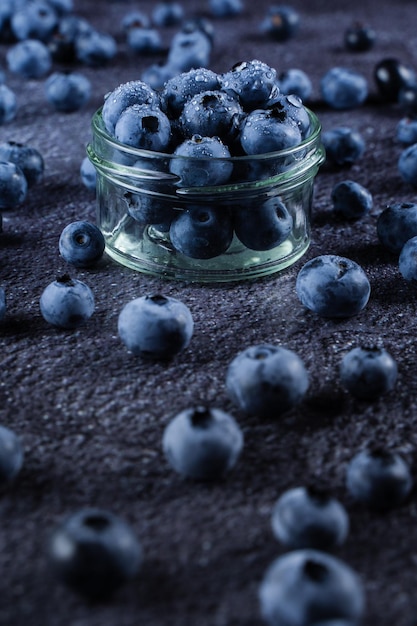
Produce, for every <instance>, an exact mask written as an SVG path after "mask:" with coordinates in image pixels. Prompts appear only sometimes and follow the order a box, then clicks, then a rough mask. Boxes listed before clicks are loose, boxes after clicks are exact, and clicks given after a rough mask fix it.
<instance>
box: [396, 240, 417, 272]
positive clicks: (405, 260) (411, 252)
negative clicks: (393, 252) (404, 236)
mask: <svg viewBox="0 0 417 626" xmlns="http://www.w3.org/2000/svg"><path fill="white" fill-rule="evenodd" d="M398 267H399V270H400V274H401V276H402V277H403V278H405V280H408V281H410V282H414V281H417V236H416V237H411V239H409V240H408V241H407V242H406V243H405V244H404V246H403V248H402V250H401V252H400V257H399V259H398Z"/></svg>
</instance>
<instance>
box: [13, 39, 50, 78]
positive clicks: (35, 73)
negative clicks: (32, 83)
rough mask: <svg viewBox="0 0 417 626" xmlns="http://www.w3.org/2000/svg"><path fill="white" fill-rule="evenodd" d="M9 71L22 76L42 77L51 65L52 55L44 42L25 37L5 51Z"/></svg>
mask: <svg viewBox="0 0 417 626" xmlns="http://www.w3.org/2000/svg"><path fill="white" fill-rule="evenodd" d="M6 59H7V65H8V68H9V71H10V72H12V73H13V74H17V75H18V76H22V77H23V78H34V79H36V78H43V77H44V76H45V75H46V74H47V73H48V72H49V70H50V69H51V67H52V57H51V53H50V52H49V50H48V48H47V47H46V45H45V44H44V43H42V42H41V41H38V40H37V39H26V40H25V41H20V42H19V43H17V44H15V45H14V46H12V47H11V48H9V50H8V51H7V53H6Z"/></svg>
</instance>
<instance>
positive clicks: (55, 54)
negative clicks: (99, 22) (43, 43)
mask: <svg viewBox="0 0 417 626" xmlns="http://www.w3.org/2000/svg"><path fill="white" fill-rule="evenodd" d="M91 30H93V27H92V25H91V24H90V23H89V22H88V21H87V20H86V19H84V18H81V17H79V16H77V15H74V14H67V15H64V16H62V17H61V18H60V20H59V22H58V26H57V28H56V29H55V30H54V32H53V33H52V35H51V37H50V38H49V39H48V42H47V46H48V49H49V52H50V53H51V56H52V59H53V60H54V61H56V62H57V63H74V62H75V61H76V53H75V42H76V39H77V37H78V36H80V35H82V34H83V33H86V32H90V31H91Z"/></svg>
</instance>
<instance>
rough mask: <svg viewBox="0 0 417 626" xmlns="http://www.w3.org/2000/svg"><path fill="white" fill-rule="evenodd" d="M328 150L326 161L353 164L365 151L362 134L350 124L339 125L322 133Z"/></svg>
mask: <svg viewBox="0 0 417 626" xmlns="http://www.w3.org/2000/svg"><path fill="white" fill-rule="evenodd" d="M322 142H323V146H324V148H325V150H326V163H328V164H330V165H336V166H341V165H347V166H349V165H352V164H353V163H355V161H357V160H358V159H360V157H361V156H362V155H363V153H364V151H365V141H364V139H363V137H362V135H361V134H360V133H359V132H358V131H355V130H353V129H352V128H350V127H349V126H338V127H336V128H332V129H330V130H327V131H325V132H324V133H323V134H322Z"/></svg>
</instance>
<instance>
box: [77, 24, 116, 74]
mask: <svg viewBox="0 0 417 626" xmlns="http://www.w3.org/2000/svg"><path fill="white" fill-rule="evenodd" d="M74 47H75V55H76V57H77V59H78V61H80V62H81V63H84V64H85V65H88V66H90V67H102V66H104V65H106V64H107V63H108V62H109V61H110V60H111V59H113V58H114V57H115V55H116V53H117V44H116V41H115V39H114V38H113V37H112V36H111V35H109V34H107V33H102V32H99V31H97V30H94V29H91V30H89V31H87V32H83V33H81V34H79V35H78V36H77V37H76V39H75V43H74Z"/></svg>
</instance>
